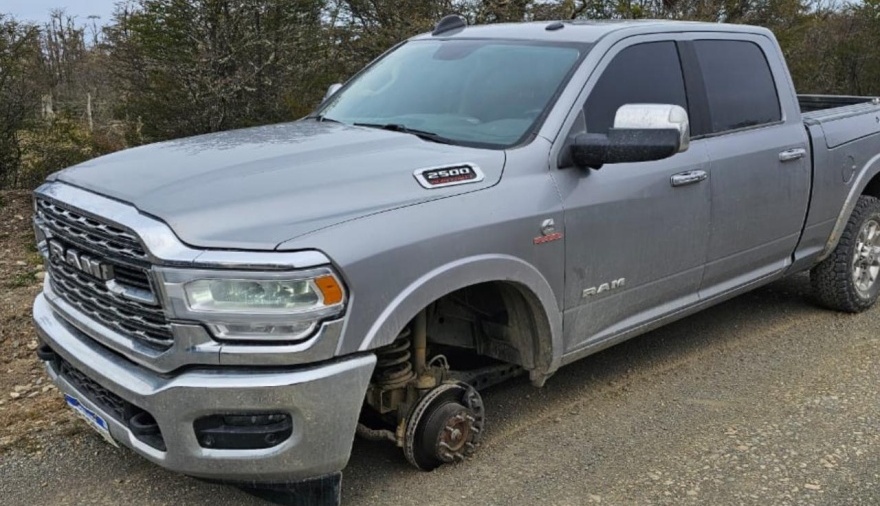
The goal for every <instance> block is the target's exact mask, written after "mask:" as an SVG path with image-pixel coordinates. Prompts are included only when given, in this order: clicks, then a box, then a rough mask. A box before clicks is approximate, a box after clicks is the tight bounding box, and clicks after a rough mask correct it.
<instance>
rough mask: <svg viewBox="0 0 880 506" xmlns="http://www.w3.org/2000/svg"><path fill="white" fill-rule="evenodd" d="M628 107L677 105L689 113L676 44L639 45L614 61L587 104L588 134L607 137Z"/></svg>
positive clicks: (585, 109) (630, 48) (585, 112)
mask: <svg viewBox="0 0 880 506" xmlns="http://www.w3.org/2000/svg"><path fill="white" fill-rule="evenodd" d="M624 104H674V105H680V106H682V107H684V108H685V109H687V98H686V96H685V91H684V78H683V77H682V73H681V63H680V62H679V59H678V51H677V50H676V48H675V43H674V42H650V43H647V44H638V45H636V46H632V47H628V48H626V49H624V50H623V51H621V52H620V53H619V54H618V55H617V56H615V57H614V60H612V61H611V63H610V64H609V65H608V67H606V68H605V71H604V72H602V76H601V77H600V78H599V81H598V82H596V86H595V87H594V88H593V91H592V92H591V93H590V97H589V98H588V99H587V103H586V104H584V116H585V118H586V121H587V131H588V132H591V133H607V132H608V129H609V128H611V127H612V126H613V125H614V115H615V114H616V113H617V109H618V108H619V107H620V106H622V105H624Z"/></svg>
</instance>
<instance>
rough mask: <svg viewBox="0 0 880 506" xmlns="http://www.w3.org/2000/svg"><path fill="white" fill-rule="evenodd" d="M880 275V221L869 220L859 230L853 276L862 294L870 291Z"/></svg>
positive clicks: (867, 293)
mask: <svg viewBox="0 0 880 506" xmlns="http://www.w3.org/2000/svg"><path fill="white" fill-rule="evenodd" d="M878 277H880V222H878V221H876V220H868V221H866V222H865V224H864V225H863V226H862V229H861V230H860V231H859V236H858V239H857V240H856V247H855V254H854V257H853V269H852V278H853V283H854V284H855V287H856V289H857V290H858V291H859V293H861V294H862V295H865V296H867V295H869V292H870V291H871V289H872V288H874V285H875V284H876V283H877V278H878Z"/></svg>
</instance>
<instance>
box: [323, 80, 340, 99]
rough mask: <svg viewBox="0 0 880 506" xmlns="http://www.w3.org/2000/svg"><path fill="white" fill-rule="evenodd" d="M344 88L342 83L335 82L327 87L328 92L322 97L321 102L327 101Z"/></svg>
mask: <svg viewBox="0 0 880 506" xmlns="http://www.w3.org/2000/svg"><path fill="white" fill-rule="evenodd" d="M341 88H342V83H333V84H331V85H330V86H329V87H328V88H327V93H325V94H324V98H323V99H321V102H326V101H327V99H328V98H330V97H332V96H333V95H335V94H336V92H337V91H339V90H340V89H341Z"/></svg>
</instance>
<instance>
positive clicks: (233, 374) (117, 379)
mask: <svg viewBox="0 0 880 506" xmlns="http://www.w3.org/2000/svg"><path fill="white" fill-rule="evenodd" d="M34 322H35V324H36V328H37V333H38V334H39V337H40V339H41V340H42V341H43V342H44V343H45V344H46V345H48V346H49V347H50V348H51V349H52V351H53V352H54V353H56V354H57V355H58V356H60V357H61V358H62V359H63V360H65V361H66V362H68V363H69V364H70V365H71V366H72V367H73V368H75V369H76V370H78V371H79V372H80V373H82V374H84V375H85V376H87V377H88V378H89V379H90V380H92V381H94V382H95V383H97V384H98V385H100V386H101V387H103V388H105V389H107V390H109V391H110V392H112V393H113V394H115V395H117V396H119V397H120V398H122V399H123V400H124V401H126V402H128V403H131V404H132V405H134V406H136V407H138V408H140V409H142V410H145V411H147V412H148V413H149V414H151V415H152V416H153V418H155V420H156V422H157V423H158V425H159V429H160V430H161V433H162V438H163V440H164V443H165V447H166V451H160V450H157V449H156V448H154V447H152V446H150V445H148V444H146V443H144V442H143V441H141V440H140V439H138V438H137V437H136V436H135V435H134V434H133V433H132V432H131V430H129V427H128V425H127V423H126V421H125V420H120V419H119V417H118V416H116V417H114V415H111V413H109V412H108V411H107V410H105V409H102V408H101V407H100V406H99V405H98V404H96V403H95V402H94V401H93V400H92V399H90V397H89V394H88V393H87V392H83V391H80V389H78V388H77V387H76V386H75V385H74V382H73V381H70V380H69V379H68V378H67V377H66V376H65V375H64V374H61V372H60V371H59V370H58V368H57V367H56V365H55V364H54V363H53V362H46V366H47V369H48V372H49V375H50V376H51V377H52V379H53V381H55V383H56V384H57V385H58V387H59V388H60V389H61V390H62V391H63V392H65V393H68V394H70V395H72V396H74V397H76V398H77V399H79V400H80V401H81V402H82V404H83V405H84V406H85V407H87V408H88V409H90V410H92V411H94V412H95V413H98V414H99V415H101V416H102V417H103V418H104V419H105V420H106V421H107V423H108V425H109V429H110V433H111V434H112V436H113V438H114V439H115V440H116V441H119V442H120V443H122V444H124V445H125V446H128V447H129V448H131V449H132V450H134V451H135V452H136V453H138V454H140V455H141V456H143V457H145V458H147V459H148V460H150V461H152V462H154V463H156V464H158V465H160V466H162V467H164V468H167V469H170V470H172V471H176V472H180V473H183V474H187V475H191V476H198V477H202V478H210V479H216V480H228V481H236V482H251V483H279V482H291V481H298V480H304V479H308V478H312V477H317V476H322V475H327V474H332V473H335V472H338V471H340V470H341V469H342V468H343V467H345V465H346V463H347V462H348V458H349V454H350V452H351V445H352V440H353V439H354V433H355V426H356V424H357V419H358V415H359V413H360V408H361V405H362V403H363V399H364V395H365V392H366V389H367V385H368V383H369V380H370V376H371V374H372V372H373V368H374V366H375V362H376V357H375V356H374V355H359V356H356V357H353V358H349V359H344V360H337V361H334V362H330V363H326V364H324V365H320V366H312V367H298V368H296V369H292V370H291V369H281V368H273V369H253V368H252V369H241V368H204V369H199V370H189V371H187V372H183V373H181V374H177V375H174V376H167V375H165V376H163V375H158V374H155V373H153V372H150V371H148V370H146V369H144V368H143V367H140V366H138V365H136V364H134V363H132V362H130V361H129V360H127V359H125V358H123V357H121V356H119V355H117V354H115V353H114V352H112V351H110V350H108V349H106V348H104V347H102V346H100V345H98V344H97V343H95V342H94V341H93V340H91V339H90V338H89V337H87V336H85V335H84V334H82V333H81V332H80V331H79V330H77V329H76V328H75V327H73V326H72V325H70V324H69V323H67V322H66V321H65V320H63V319H62V318H60V317H59V316H58V315H57V314H56V313H55V312H54V311H53V310H52V308H51V306H50V305H49V303H48V301H47V300H46V298H45V296H44V295H43V294H40V295H39V296H38V297H37V299H36V301H35V302H34ZM248 411H252V412H265V411H272V412H284V413H289V414H290V416H291V418H292V420H293V434H292V435H291V437H290V438H289V439H287V440H286V441H284V442H283V443H281V444H280V445H278V446H275V447H272V448H267V449H253V450H219V449H208V448H203V447H202V446H200V445H199V442H198V440H197V439H196V435H195V431H194V428H193V422H194V421H195V420H196V419H197V418H199V417H202V416H208V415H215V414H223V413H241V412H248Z"/></svg>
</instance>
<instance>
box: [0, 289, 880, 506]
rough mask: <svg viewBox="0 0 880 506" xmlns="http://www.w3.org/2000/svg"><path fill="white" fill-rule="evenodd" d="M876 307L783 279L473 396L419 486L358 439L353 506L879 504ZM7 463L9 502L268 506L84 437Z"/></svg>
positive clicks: (401, 466)
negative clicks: (441, 458) (457, 458)
mask: <svg viewBox="0 0 880 506" xmlns="http://www.w3.org/2000/svg"><path fill="white" fill-rule="evenodd" d="M878 384H880V308H875V309H874V310H872V311H869V312H867V313H865V314H862V315H857V316H850V315H840V314H836V313H832V312H828V311H824V310H821V309H818V308H817V307H815V306H814V305H813V304H812V303H811V301H810V298H809V295H808V281H807V278H806V277H804V276H797V277H794V278H791V279H787V280H783V281H781V282H778V283H775V284H773V285H771V286H769V287H766V288H763V289H760V290H758V291H757V292H754V293H751V294H747V295H744V296H742V297H739V298H737V299H735V300H732V301H730V302H727V303H725V304H723V305H720V306H717V307H715V308H712V309H710V310H707V311H705V312H703V313H700V314H698V315H696V316H693V317H691V318H688V319H686V320H682V321H681V322H678V323H676V324H673V325H671V326H669V327H666V328H663V329H660V330H658V331H655V332H652V333H650V334H648V335H645V336H643V337H641V338H638V339H635V340H632V341H629V342H627V343H624V344H622V345H620V346H617V347H615V348H612V349H610V350H607V351H605V352H602V353H600V354H598V355H594V356H592V357H590V358H587V359H585V360H582V361H580V362H578V363H575V364H573V365H571V366H569V367H566V368H563V369H562V370H560V371H559V373H557V375H556V376H554V377H553V378H551V379H550V381H548V383H547V385H546V386H545V387H544V388H543V389H534V388H533V387H531V386H530V385H529V384H528V383H527V382H526V381H524V380H515V381H512V382H510V383H507V384H504V385H501V386H498V387H496V388H494V389H492V390H489V391H488V392H486V393H485V394H484V398H485V400H486V403H487V410H488V411H487V412H488V416H489V417H490V419H489V423H490V426H491V427H490V430H489V431H488V433H487V440H486V442H485V444H484V446H483V448H482V449H481V450H480V452H478V454H477V456H476V457H475V459H474V460H472V461H470V462H467V463H464V464H460V465H456V466H451V467H446V468H441V469H439V470H437V471H435V472H433V473H419V472H416V471H414V470H412V469H410V468H409V467H407V465H406V464H405V461H404V459H403V456H402V455H401V454H399V453H398V451H396V450H395V449H394V448H391V447H390V446H386V445H385V444H381V443H371V442H365V441H356V442H355V448H354V454H353V455H352V459H351V462H350V463H349V466H348V468H347V469H346V470H345V479H344V481H343V499H344V504H346V505H354V504H357V505H378V504H383V505H384V504H400V505H407V504H413V505H415V504H418V505H424V504H440V505H445V504H450V505H451V504H456V505H461V504H472V505H493V504H499V505H502V504H503V505H508V504H509V505H520V504H528V505H532V504H541V505H581V504H613V505H617V504H623V505H628V504H675V505H679V504H710V505H727V504H756V505H767V504H778V505H786V504H791V505H808V504H829V505H838V504H853V505H856V504H864V505H877V504H880V431H878V426H880V395H878V391H877V385H878ZM48 443H50V444H47V445H46V448H45V449H44V450H43V451H42V452H40V453H39V454H33V453H30V454H29V453H24V452H22V451H14V452H11V453H7V454H6V455H4V456H3V457H2V462H0V498H2V503H3V504H5V505H8V506H12V505H19V504H131V505H163V504H168V505H184V504H187V505H211V506H216V505H218V504H224V505H226V504H241V505H252V504H253V505H256V504H269V503H267V502H265V501H264V500H262V499H260V498H257V497H254V496H252V495H250V494H248V493H245V492H243V491H241V490H238V489H234V488H231V487H225V486H220V485H213V484H207V483H203V482H200V481H197V480H194V479H190V478H186V477H182V476H178V475H174V474H171V473H168V472H165V471H163V470H161V469H159V468H157V467H155V466H153V465H151V464H148V463H146V462H145V461H143V460H141V459H140V458H138V457H136V456H135V455H133V454H131V453H130V452H128V451H126V450H123V449H114V448H112V447H110V446H109V445H107V444H106V443H104V442H103V441H102V440H101V439H99V438H98V436H96V435H93V434H91V433H88V432H84V433H82V434H78V435H75V436H72V437H71V438H69V439H61V438H60V437H59V439H57V440H54V441H49V442H48Z"/></svg>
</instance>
